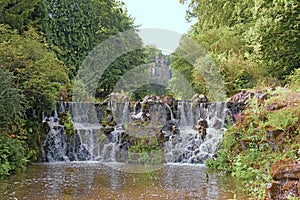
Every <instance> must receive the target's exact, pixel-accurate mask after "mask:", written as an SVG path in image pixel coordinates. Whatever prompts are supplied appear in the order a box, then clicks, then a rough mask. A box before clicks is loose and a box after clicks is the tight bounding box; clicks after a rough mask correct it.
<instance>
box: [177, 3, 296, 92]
mask: <svg viewBox="0 0 300 200" xmlns="http://www.w3.org/2000/svg"><path fill="white" fill-rule="evenodd" d="M181 2H182V3H186V2H188V4H189V5H190V9H189V10H188V16H187V17H188V18H196V19H197V23H196V24H195V25H194V26H193V27H192V28H191V29H190V31H189V33H188V36H189V37H190V38H192V39H193V40H195V41H197V42H198V43H199V44H200V45H201V46H202V47H203V48H204V49H205V50H206V51H207V53H208V54H209V55H211V57H212V59H213V61H214V62H215V63H216V65H217V67H218V72H219V73H220V74H221V75H222V78H223V81H224V85H225V89H226V93H227V95H232V94H234V93H236V92H237V91H239V90H241V89H247V88H252V87H253V86H255V85H256V84H259V83H265V84H266V83H267V84H268V85H272V83H268V82H270V81H269V80H272V81H271V82H274V81H275V82H278V81H277V80H280V81H281V82H283V83H284V82H285V78H287V76H288V75H289V74H291V73H292V72H293V71H294V69H297V68H299V55H300V49H299V45H297V44H298V43H299V38H300V37H299V35H300V29H299V27H300V26H299V23H300V22H299V10H300V2H299V1H296V0H293V1H280V0H276V1H264V0H258V1H237V0H234V1H230V2H228V1H226V0H217V1H213V2H212V1H208V0H182V1H181ZM173 68H174V69H178V68H183V65H182V64H181V63H174V64H173ZM190 68H191V69H188V73H190V74H192V73H193V71H194V69H193V67H192V66H190ZM182 72H183V71H182ZM186 74H187V72H185V73H184V75H185V77H186V78H187V80H189V81H190V83H191V84H193V88H194V89H195V90H197V88H196V87H195V86H194V82H199V81H200V82H202V83H203V82H204V83H205V82H206V83H207V81H205V77H204V79H203V80H196V76H191V75H190V76H186ZM202 75H203V74H202ZM204 91H205V90H204ZM197 92H198V91H197ZM207 96H209V95H207Z"/></svg>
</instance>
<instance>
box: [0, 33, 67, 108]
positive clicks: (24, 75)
mask: <svg viewBox="0 0 300 200" xmlns="http://www.w3.org/2000/svg"><path fill="white" fill-rule="evenodd" d="M3 36H4V37H3V38H4V40H3V41H0V67H1V68H2V69H5V70H8V71H10V72H11V73H12V74H13V75H14V77H15V79H14V85H15V87H17V88H18V89H19V90H20V92H21V93H22V94H23V95H24V98H25V101H24V104H22V105H23V106H24V108H26V109H36V110H39V111H49V110H51V109H52V108H53V106H54V102H55V100H56V99H57V98H58V95H59V92H62V91H64V90H66V89H67V88H68V87H69V79H68V75H67V69H66V67H65V66H64V65H63V64H62V63H61V62H60V61H59V60H58V59H57V58H56V56H55V55H54V54H53V53H51V52H49V51H48V50H47V48H46V47H45V45H44V44H43V43H41V42H42V41H43V40H42V38H41V37H39V36H38V35H37V34H36V32H35V30H33V29H29V30H28V31H26V32H25V33H24V35H18V34H17V33H15V32H13V31H9V30H7V32H6V33H4V34H3ZM5 38H7V39H5ZM16 105H17V104H16Z"/></svg>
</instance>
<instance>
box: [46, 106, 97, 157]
mask: <svg viewBox="0 0 300 200" xmlns="http://www.w3.org/2000/svg"><path fill="white" fill-rule="evenodd" d="M96 107H99V105H97V104H94V103H77V102H57V103H56V105H55V110H54V116H51V115H50V116H45V117H44V120H43V121H44V122H47V123H48V125H49V129H50V131H49V133H48V135H47V137H46V140H45V141H44V145H43V160H45V161H50V162H52V161H84V160H96V159H99V157H100V148H99V144H98V138H99V136H100V134H101V133H100V128H101V127H100V124H99V121H100V115H101V113H100V112H97V108H96ZM67 111H70V113H71V116H72V121H73V123H74V128H75V133H74V135H72V136H69V137H68V136H67V135H66V133H65V131H64V126H63V125H61V124H60V123H59V117H58V113H65V112H67Z"/></svg>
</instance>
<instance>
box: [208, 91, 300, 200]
mask: <svg viewBox="0 0 300 200" xmlns="http://www.w3.org/2000/svg"><path fill="white" fill-rule="evenodd" d="M274 93H276V94H277V95H275V96H274V97H272V98H271V99H269V100H267V101H266V102H265V103H264V104H261V105H259V104H258V103H257V99H253V100H252V101H251V102H249V105H248V107H247V108H246V110H245V111H244V113H243V114H242V118H241V119H240V120H239V121H237V122H236V124H234V125H233V126H231V127H229V128H228V130H227V132H226V133H225V135H224V137H223V140H222V144H221V146H220V149H219V150H218V152H217V158H216V159H208V160H206V165H207V166H208V167H210V168H213V169H219V170H222V171H225V172H228V173H230V174H231V175H232V176H235V177H237V178H239V179H242V180H244V182H245V185H246V186H247V187H246V189H245V190H246V191H247V192H249V193H251V194H252V195H253V196H256V197H260V198H263V197H264V184H265V183H266V182H269V181H270V180H271V176H270V166H271V163H274V162H275V161H277V160H280V159H286V158H290V159H297V153H298V150H299V147H300V146H299V142H298V141H299V137H300V135H299V121H298V120H299V115H298V111H297V109H295V108H293V107H292V108H284V109H278V110H274V111H269V112H267V111H266V108H267V106H268V105H270V104H272V103H274V102H275V103H277V101H279V100H280V99H285V98H286V97H287V96H290V95H291V91H289V92H287V91H285V93H280V92H279V91H277V90H276V91H275V92H274Z"/></svg>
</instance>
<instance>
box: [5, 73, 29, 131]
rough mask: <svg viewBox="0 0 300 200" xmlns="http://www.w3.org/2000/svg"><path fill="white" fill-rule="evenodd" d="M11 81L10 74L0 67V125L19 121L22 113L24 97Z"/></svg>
mask: <svg viewBox="0 0 300 200" xmlns="http://www.w3.org/2000/svg"><path fill="white" fill-rule="evenodd" d="M13 81H14V80H13V77H12V74H11V73H9V72H8V71H7V70H4V69H1V68H0V127H3V126H4V127H6V126H7V125H8V124H14V123H17V122H19V121H20V118H21V117H22V115H23V114H24V113H23V112H24V109H23V107H22V103H23V100H24V98H23V96H22V95H21V94H20V91H19V90H18V89H17V88H15V86H14V85H13Z"/></svg>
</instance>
